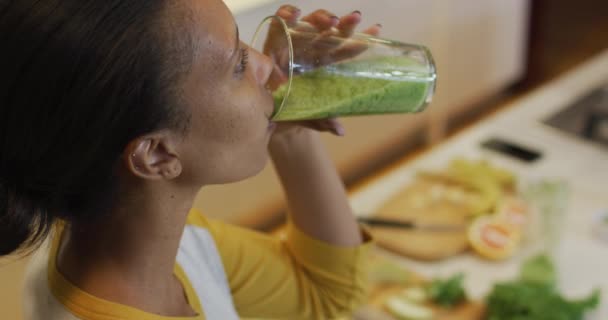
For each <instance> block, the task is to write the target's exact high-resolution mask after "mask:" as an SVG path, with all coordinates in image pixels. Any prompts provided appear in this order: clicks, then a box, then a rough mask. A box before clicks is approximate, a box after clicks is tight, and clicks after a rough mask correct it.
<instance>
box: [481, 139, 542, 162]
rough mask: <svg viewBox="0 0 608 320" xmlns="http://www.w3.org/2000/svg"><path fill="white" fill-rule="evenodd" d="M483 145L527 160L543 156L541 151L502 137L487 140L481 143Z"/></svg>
mask: <svg viewBox="0 0 608 320" xmlns="http://www.w3.org/2000/svg"><path fill="white" fill-rule="evenodd" d="M481 146H482V147H483V148H485V149H489V150H493V151H496V152H499V153H501V154H503V155H507V156H510V157H513V158H516V159H519V160H522V161H525V162H534V161H536V160H538V159H540V158H541V156H542V154H541V152H540V151H537V150H533V149H530V148H528V147H523V146H521V145H517V144H515V143H513V142H509V141H506V140H504V139H500V138H491V139H489V140H486V141H484V142H482V143H481Z"/></svg>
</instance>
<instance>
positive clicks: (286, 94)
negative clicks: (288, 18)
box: [250, 15, 294, 119]
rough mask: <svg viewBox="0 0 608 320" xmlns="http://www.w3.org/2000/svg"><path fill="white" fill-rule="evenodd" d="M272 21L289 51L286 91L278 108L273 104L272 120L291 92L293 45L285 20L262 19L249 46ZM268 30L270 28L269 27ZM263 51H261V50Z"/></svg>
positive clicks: (277, 17)
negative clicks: (279, 28) (284, 39)
mask: <svg viewBox="0 0 608 320" xmlns="http://www.w3.org/2000/svg"><path fill="white" fill-rule="evenodd" d="M273 19H276V20H277V21H278V22H279V24H280V26H281V28H282V29H283V34H284V35H285V38H286V39H287V49H288V51H289V66H288V67H289V68H288V69H289V72H288V75H287V76H288V77H287V84H286V85H287V90H286V93H285V95H283V99H282V101H281V104H280V105H279V106H278V108H277V105H276V104H275V105H274V112H273V114H272V115H271V116H270V118H271V119H274V118H275V117H276V116H277V115H278V114H280V113H281V111H282V110H283V107H284V106H285V101H287V98H288V97H289V94H290V92H291V84H292V79H293V59H294V52H293V43H292V41H291V35H290V34H289V26H287V23H286V22H285V20H284V19H283V18H281V17H280V16H278V15H270V16H267V17H265V18H264V19H262V22H260V24H259V25H258V27H257V29H256V30H255V33H254V34H253V39H252V40H251V44H250V46H252V47H254V46H255V44H256V42H257V40H258V37H259V36H260V31H262V28H263V27H264V25H265V24H267V23H271V22H272V20H273ZM269 29H270V27H269ZM262 50H263V49H262ZM262 54H264V52H262Z"/></svg>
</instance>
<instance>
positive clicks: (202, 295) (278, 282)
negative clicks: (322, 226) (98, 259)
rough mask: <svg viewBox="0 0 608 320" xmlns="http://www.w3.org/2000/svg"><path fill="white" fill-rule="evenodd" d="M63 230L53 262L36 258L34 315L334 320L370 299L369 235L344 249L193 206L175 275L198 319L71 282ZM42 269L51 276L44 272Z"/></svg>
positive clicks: (109, 319) (57, 319) (29, 311)
mask: <svg viewBox="0 0 608 320" xmlns="http://www.w3.org/2000/svg"><path fill="white" fill-rule="evenodd" d="M61 231H62V228H61V227H60V228H58V232H57V233H56V234H55V236H54V237H53V238H52V241H51V244H50V246H49V248H48V250H46V251H47V252H46V253H42V254H43V258H42V260H44V259H45V258H46V264H43V263H36V260H37V259H33V261H32V265H30V266H29V269H30V270H29V271H28V276H26V277H27V278H29V279H27V278H26V290H25V291H26V293H25V294H26V297H25V298H26V299H28V300H26V305H25V311H26V312H25V314H26V316H28V318H27V319H32V320H39V319H45V320H72V319H90V320H118V319H121V320H122V319H125V320H130V319H133V320H172V319H193V320H201V319H213V320H214V319H218V320H219V319H221V320H228V319H237V318H264V319H268V318H273V319H332V318H335V317H338V316H341V315H344V314H346V313H348V312H350V311H352V310H353V309H354V308H355V307H356V306H357V305H358V304H359V303H360V302H361V300H362V299H363V297H364V295H365V287H366V286H365V285H366V275H367V263H366V262H367V261H368V259H367V253H368V251H369V248H370V246H371V243H372V242H371V241H370V237H369V235H368V234H367V233H365V232H364V233H363V234H364V239H365V242H364V244H362V245H360V246H356V247H348V248H346V247H337V246H333V245H330V244H327V243H325V242H322V241H319V240H317V239H314V238H312V237H310V236H308V235H306V234H304V233H303V232H302V231H300V230H298V229H297V228H295V226H294V225H293V224H288V226H287V232H286V236H285V237H283V238H278V237H272V236H270V235H267V234H263V233H259V232H256V231H253V230H248V229H244V228H241V227H238V226H234V225H229V224H226V223H222V222H220V221H215V220H210V219H206V218H205V217H204V216H203V215H202V214H200V212H198V211H197V210H195V209H192V210H191V212H190V214H189V215H188V220H187V224H186V229H185V230H184V236H183V237H182V239H181V241H180V251H179V253H178V258H177V261H176V265H175V274H176V276H177V277H178V279H179V280H180V281H181V283H182V285H183V287H184V289H185V291H186V296H187V299H188V302H189V303H190V305H191V307H192V308H193V310H195V311H196V312H197V313H198V316H195V317H165V316H158V315H155V314H151V313H147V312H144V311H142V310H139V309H136V308H133V307H129V306H126V305H121V304H118V303H114V302H110V301H107V300H103V299H100V298H98V297H95V296H93V295H90V294H88V293H86V292H84V291H82V290H80V289H78V288H77V287H76V286H74V285H73V284H71V283H70V282H69V281H68V280H67V279H65V278H64V277H63V276H62V275H61V274H60V273H59V272H58V270H57V268H56V266H55V260H56V256H57V250H58V248H59V241H60V239H61V237H60V235H61ZM41 251H44V250H41ZM40 272H45V273H46V274H47V277H39V276H37V275H38V274H39V273H40ZM44 280H46V283H44V284H43V285H41V282H45V281H44ZM37 282H38V283H37ZM210 291H212V292H210ZM224 293H225V295H224ZM237 313H238V316H237Z"/></svg>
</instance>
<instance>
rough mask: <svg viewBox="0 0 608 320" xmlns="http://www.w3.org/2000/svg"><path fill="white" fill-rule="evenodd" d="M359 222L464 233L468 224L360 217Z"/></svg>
mask: <svg viewBox="0 0 608 320" xmlns="http://www.w3.org/2000/svg"><path fill="white" fill-rule="evenodd" d="M357 220H358V221H359V222H361V223H363V224H366V225H369V226H372V227H382V228H395V229H405V230H416V229H417V230H424V231H432V232H463V231H465V230H466V228H467V225H466V224H421V223H416V222H414V221H411V220H409V221H408V220H393V219H385V218H370V217H358V218H357Z"/></svg>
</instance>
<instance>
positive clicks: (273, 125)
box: [268, 121, 277, 131]
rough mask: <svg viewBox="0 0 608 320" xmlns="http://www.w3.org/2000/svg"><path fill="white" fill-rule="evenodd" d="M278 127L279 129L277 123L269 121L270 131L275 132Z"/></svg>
mask: <svg viewBox="0 0 608 320" xmlns="http://www.w3.org/2000/svg"><path fill="white" fill-rule="evenodd" d="M276 127H277V123H276V122H272V121H268V131H274V129H276Z"/></svg>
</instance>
